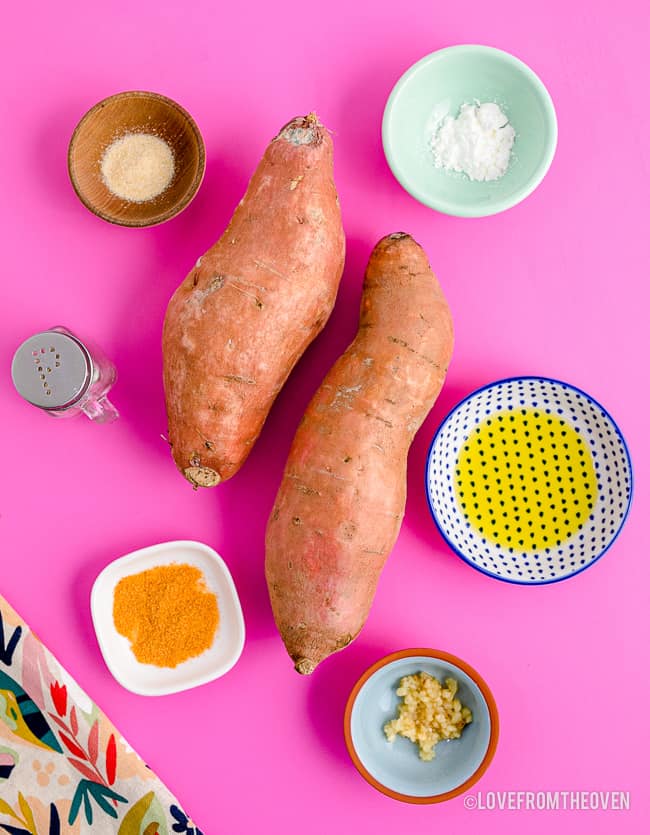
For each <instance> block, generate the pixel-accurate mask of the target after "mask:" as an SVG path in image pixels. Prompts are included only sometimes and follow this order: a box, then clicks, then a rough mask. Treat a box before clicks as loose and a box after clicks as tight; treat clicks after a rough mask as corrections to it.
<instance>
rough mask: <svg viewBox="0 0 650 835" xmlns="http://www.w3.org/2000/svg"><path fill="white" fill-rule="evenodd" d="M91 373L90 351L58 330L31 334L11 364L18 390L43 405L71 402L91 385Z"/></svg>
mask: <svg viewBox="0 0 650 835" xmlns="http://www.w3.org/2000/svg"><path fill="white" fill-rule="evenodd" d="M91 375H92V360H91V359H90V355H89V354H88V351H87V350H86V349H85V348H84V346H83V345H82V344H81V343H80V342H78V341H77V340H76V339H74V338H73V337H72V336H68V335H67V334H65V333H59V332H58V331H44V332H43V333H37V334H35V335H34V336H32V337H30V338H29V339H28V340H27V341H26V342H23V344H22V345H21V346H20V348H19V349H18V350H17V351H16V353H15V354H14V358H13V362H12V364H11V376H12V378H13V381H14V386H15V387H16V390H17V391H18V394H20V395H21V396H22V397H24V398H25V400H27V402H28V403H32V404H33V405H34V406H39V407H40V408H41V409H62V408H66V407H67V406H71V405H72V404H73V403H75V402H76V401H77V400H79V398H80V397H81V396H82V395H83V394H84V392H85V391H86V389H87V388H88V385H89V383H90V378H91Z"/></svg>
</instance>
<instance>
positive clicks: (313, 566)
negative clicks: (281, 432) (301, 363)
mask: <svg viewBox="0 0 650 835" xmlns="http://www.w3.org/2000/svg"><path fill="white" fill-rule="evenodd" d="M452 348H453V326H452V320H451V314H450V311H449V307H448V305H447V302H446V301H445V298H444V296H443V294H442V290H441V288H440V285H439V284H438V281H437V279H436V278H435V276H434V274H433V272H432V271H431V268H430V266H429V263H428V261H427V257H426V255H425V253H424V251H423V250H422V248H421V247H420V246H419V245H418V244H417V243H416V242H415V241H414V240H413V239H412V238H411V237H410V236H408V235H404V234H402V233H398V234H395V235H390V236H388V237H386V238H384V239H382V240H381V241H380V242H379V243H378V244H377V246H376V247H375V249H374V251H373V253H372V255H371V257H370V262H369V264H368V268H367V270H366V276H365V281H364V289H363V297H362V301H361V316H360V322H359V330H358V333H357V336H356V338H355V339H354V341H353V343H352V344H351V345H350V347H349V348H348V349H347V351H346V352H345V353H344V354H343V356H342V357H340V358H339V359H338V361H337V362H336V363H335V364H334V366H333V367H332V369H331V370H330V371H329V373H328V374H327V376H326V377H325V380H324V381H323V383H322V385H321V387H320V388H319V390H318V391H317V392H316V394H315V395H314V397H313V399H312V401H311V403H310V404H309V406H308V408H307V411H306V413H305V415H304V417H303V419H302V422H301V424H300V426H299V428H298V431H297V433H296V436H295V438H294V441H293V444H292V447H291V450H290V453H289V458H288V461H287V464H286V468H285V471H284V476H283V479H282V483H281V486H280V490H279V492H278V495H277V498H276V501H275V505H274V508H273V511H272V513H271V517H270V519H269V522H268V526H267V531H266V579H267V584H268V588H269V595H270V598H271V604H272V607H273V614H274V617H275V621H276V624H277V626H278V629H279V631H280V634H281V636H282V639H283V641H284V643H285V646H286V648H287V651H288V653H289V655H290V656H291V658H292V659H293V661H294V663H295V666H296V669H297V670H298V672H300V673H303V674H309V673H311V672H312V671H313V670H314V669H315V667H316V665H317V664H319V663H320V662H321V661H322V660H323V659H324V658H326V657H327V656H328V655H331V654H332V653H333V652H336V651H337V650H339V649H342V648H343V647H345V646H347V645H348V644H349V643H350V642H351V641H352V640H353V639H354V638H355V637H356V635H357V634H358V633H359V631H360V629H361V628H362V626H363V624H364V623H365V621H366V618H367V616H368V612H369V610H370V606H371V603H372V600H373V597H374V594H375V590H376V586H377V582H378V580H379V575H380V573H381V570H382V568H383V566H384V563H385V561H386V558H387V557H388V555H389V553H390V551H391V549H392V548H393V545H394V544H395V540H396V539H397V535H398V533H399V530H400V526H401V523H402V519H403V516H404V506H405V502H406V462H407V455H408V450H409V447H410V445H411V442H412V440H413V437H414V435H415V433H416V432H417V430H418V429H419V427H420V426H421V424H422V422H423V420H424V419H425V417H426V416H427V414H428V413H429V411H430V409H431V408H432V406H433V404H434V402H435V400H436V398H437V396H438V393H439V391H440V389H441V387H442V384H443V382H444V378H445V374H446V372H447V367H448V364H449V360H450V358H451V353H452Z"/></svg>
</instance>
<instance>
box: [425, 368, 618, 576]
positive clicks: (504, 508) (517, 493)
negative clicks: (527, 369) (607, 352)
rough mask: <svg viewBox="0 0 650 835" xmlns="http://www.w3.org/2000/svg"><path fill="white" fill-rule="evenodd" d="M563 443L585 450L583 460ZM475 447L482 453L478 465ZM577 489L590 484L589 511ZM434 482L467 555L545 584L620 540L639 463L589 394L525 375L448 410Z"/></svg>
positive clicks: (450, 532) (481, 566) (436, 449)
mask: <svg viewBox="0 0 650 835" xmlns="http://www.w3.org/2000/svg"><path fill="white" fill-rule="evenodd" d="M547 424H548V425H547ZM535 429H537V430H539V433H540V434H539V435H537V433H536V431H535ZM552 429H554V430H555V432H553V431H551V430H552ZM528 430H530V432H529V431H528ZM481 432H482V434H480V433H481ZM544 432H546V434H544ZM561 435H562V436H566V437H560V436H561ZM549 436H554V437H549ZM479 437H480V440H478V439H479ZM536 437H537V439H536ZM530 441H532V442H533V444H537V446H536V447H535V446H533V447H532V448H531V443H530ZM564 441H571V442H572V443H573V447H572V451H573V453H574V454H575V453H577V454H578V455H580V456H584V457H581V458H578V459H576V461H577V462H578V466H577V467H574V468H572V467H571V466H570V464H571V463H574V462H572V461H571V459H570V455H569V454H566V455H565V454H564V453H568V451H569V446H568V445H567V444H565V443H564ZM481 442H483V445H482V446H481ZM518 443H519V446H516V445H517V444H518ZM476 444H478V446H476ZM542 444H544V446H542ZM513 445H515V446H513ZM545 448H546V451H545ZM506 450H509V451H510V458H504V457H503V456H508V451H506ZM470 451H471V452H472V455H474V454H475V453H476V452H477V453H478V454H477V455H474V463H469V462H470V458H469V457H468V456H469V452H470ZM493 453H497V454H493ZM534 455H535V456H536V457H535V458H534ZM565 458H566V461H565V460H564V459H565ZM528 459H532V460H534V461H535V464H536V465H537V472H535V473H532V472H531V471H532V470H536V467H535V466H533V463H532V460H530V461H529V460H528ZM585 462H587V463H586V464H585ZM468 463H469V466H471V467H475V469H474V470H472V469H467V467H468ZM496 464H499V467H500V468H501V472H499V467H497V466H496ZM587 469H588V470H589V473H590V475H589V476H587V473H586V471H587ZM582 470H584V472H582V473H581V471H582ZM468 473H469V476H468ZM580 475H582V476H584V477H585V478H584V479H582V478H581V477H580ZM537 476H539V478H538V477H537ZM574 476H575V478H574ZM499 477H500V478H499ZM473 479H475V481H474V480H473ZM587 480H590V486H588V485H587V484H586V483H584V482H585V481H587ZM581 482H582V483H584V486H582V484H581ZM526 485H528V490H527V491H526ZM576 487H578V488H579V490H580V489H582V490H583V491H585V490H587V491H589V492H587V493H586V499H588V500H590V501H589V503H588V505H584V507H583V509H585V508H586V509H585V512H584V514H583V516H582V518H580V519H578V518H576V517H580V512H578V511H577V510H575V509H574V508H573V505H574V504H575V505H578V504H579V499H581V497H580V495H579V491H578V497H577V498H576V489H575V488H576ZM502 488H503V489H502ZM531 488H535V489H531ZM594 488H595V495H594V496H592V495H591V493H592V492H594ZM426 489H427V497H428V501H429V508H430V510H431V514H432V516H433V518H434V521H435V523H436V525H437V526H438V528H439V530H440V533H441V534H442V536H443V537H444V539H445V540H446V541H447V543H448V544H449V545H450V547H451V548H452V549H453V550H454V551H455V552H456V553H457V554H458V556H459V557H461V558H462V559H463V560H465V562H467V563H469V565H471V566H472V567H473V568H476V569H478V570H479V571H481V572H483V573H484V574H487V575H488V576H490V577H496V578H497V579H499V580H505V581H507V582H511V583H520V584H523V585H538V584H541V583H555V582H557V581H558V580H565V579H567V577H572V576H573V575H575V574H579V573H580V572H581V571H584V570H585V569H586V568H589V566H590V565H593V564H594V563H595V562H596V560H598V559H599V558H600V557H601V556H602V555H603V554H604V553H605V551H607V549H608V548H609V547H610V546H611V544H612V543H613V542H614V540H615V539H616V537H617V536H618V534H619V532H620V530H621V528H622V527H623V524H624V523H625V520H626V518H627V514H628V510H629V507H630V502H631V498H632V467H631V462H630V456H629V452H628V449H627V446H626V443H625V441H624V439H623V436H622V435H621V432H620V430H619V428H618V426H617V425H616V423H615V422H614V420H613V419H612V417H611V416H610V415H609V413H608V412H607V411H606V410H605V409H604V408H603V407H602V406H601V405H600V404H599V403H597V402H596V401H595V400H594V399H593V398H591V397H589V395H588V394H585V392H583V391H580V390H579V389H577V388H575V387H574V386H571V385H569V384H568V383H562V382H560V381H558V380H550V379H546V378H544V377H516V378H512V379H508V380H500V381H499V382H496V383H490V384H489V385H487V386H485V387H483V388H481V389H478V391H475V392H474V393H473V394H470V395H469V396H468V397H466V398H465V399H464V400H463V401H461V402H460V403H459V404H458V405H457V406H456V407H455V408H454V409H453V410H452V412H451V413H450V414H449V415H448V416H447V417H446V419H445V420H444V422H443V423H442V425H441V426H440V428H439V429H438V431H437V433H436V435H435V437H434V439H433V442H432V444H431V448H430V449H429V455H428V458H427V469H426ZM490 489H491V490H492V492H490ZM538 499H539V500H541V501H538ZM581 501H582V502H583V504H584V501H585V497H584V496H583V497H582V499H581ZM517 504H519V505H520V507H518V506H517ZM513 505H514V506H513ZM474 508H476V510H474ZM542 508H543V510H544V511H545V512H546V513H544V512H542ZM481 514H483V516H481ZM563 514H564V515H563ZM506 517H509V518H507V520H506ZM542 517H544V518H542ZM482 518H483V521H479V520H481V519H482ZM569 520H570V521H569ZM547 523H548V524H547ZM563 524H564V525H567V526H568V527H566V528H563V527H562V525H563ZM526 525H528V526H530V527H526ZM490 526H493V527H490ZM520 526H522V527H520ZM522 530H523V533H515V531H517V532H520V531H522ZM496 531H499V532H500V533H495V532H496ZM535 532H537V538H535V536H536V533H535ZM508 533H512V537H511V536H509V535H508V536H505V534H508ZM545 534H548V536H546V535H545ZM519 537H521V539H520V538H519Z"/></svg>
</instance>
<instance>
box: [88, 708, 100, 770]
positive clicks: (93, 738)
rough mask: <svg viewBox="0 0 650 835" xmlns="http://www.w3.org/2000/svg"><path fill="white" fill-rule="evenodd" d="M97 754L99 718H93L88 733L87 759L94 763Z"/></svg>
mask: <svg viewBox="0 0 650 835" xmlns="http://www.w3.org/2000/svg"><path fill="white" fill-rule="evenodd" d="M98 754H99V720H98V719H95V721H94V722H93V726H92V728H91V729H90V732H89V734H88V759H89V760H90V762H91V763H92V764H93V765H95V763H96V762H97V755H98Z"/></svg>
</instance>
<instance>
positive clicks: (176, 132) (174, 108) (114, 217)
mask: <svg viewBox="0 0 650 835" xmlns="http://www.w3.org/2000/svg"><path fill="white" fill-rule="evenodd" d="M127 133H148V134H153V135H155V136H158V137H160V138H161V139H164V140H165V142H167V144H168V145H169V146H170V148H171V149H172V153H173V155H174V163H175V169H174V176H173V178H172V181H171V183H170V184H169V186H168V187H167V188H166V189H165V191H163V192H162V193H161V194H159V195H158V196H157V197H154V198H153V199H151V200H147V201H144V202H140V203H135V202H129V201H127V200H123V199H122V198H120V197H116V196H115V195H114V194H113V193H112V192H111V191H109V189H108V187H107V186H106V184H105V183H104V180H103V178H102V175H101V168H100V166H101V160H102V157H103V155H104V152H105V151H106V149H107V148H108V146H109V145H110V144H111V143H112V142H114V141H115V140H116V139H119V138H120V137H121V136H124V135H125V134H127ZM68 171H69V174H70V180H71V181H72V185H73V187H74V190H75V191H76V192H77V196H78V197H79V199H80V200H81V202H82V203H83V204H84V206H86V208H88V209H90V211H91V212H93V214H96V215H97V216H98V217H101V218H102V219H103V220H107V221H108V222H109V223H117V224H119V225H120V226H155V225H156V224H159V223H164V222H165V221H166V220H169V219H170V218H172V217H175V216H176V215H177V214H178V213H179V212H181V211H182V210H183V209H184V208H185V207H186V206H187V205H188V203H189V202H190V201H191V200H192V198H193V197H194V195H195V194H196V192H197V190H198V188H199V186H200V185H201V181H202V180H203V174H204V172H205V145H204V143H203V138H202V136H201V133H200V132H199V129H198V127H197V126H196V124H195V122H194V120H193V119H192V117H191V116H190V114H189V113H188V112H187V111H186V110H184V109H183V108H182V107H181V106H180V105H178V104H176V102H174V101H172V100H171V99H168V98H166V96H161V95H160V94H159V93H147V92H140V91H131V92H125V93H117V95H114V96H109V97H108V98H107V99H103V100H102V101H100V102H98V103H97V104H96V105H95V106H94V107H92V108H91V109H90V110H89V111H88V112H87V113H86V115H85V116H84V117H83V118H82V119H81V121H80V122H79V124H78V125H77V127H76V128H75V131H74V133H73V134H72V139H71V140H70V147H69V148H68Z"/></svg>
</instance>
